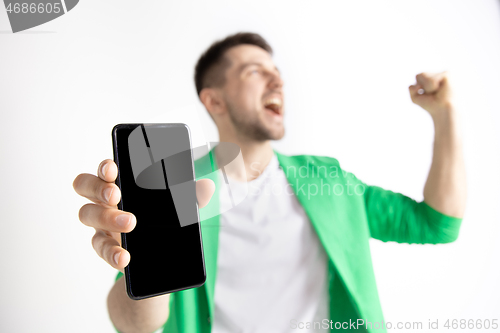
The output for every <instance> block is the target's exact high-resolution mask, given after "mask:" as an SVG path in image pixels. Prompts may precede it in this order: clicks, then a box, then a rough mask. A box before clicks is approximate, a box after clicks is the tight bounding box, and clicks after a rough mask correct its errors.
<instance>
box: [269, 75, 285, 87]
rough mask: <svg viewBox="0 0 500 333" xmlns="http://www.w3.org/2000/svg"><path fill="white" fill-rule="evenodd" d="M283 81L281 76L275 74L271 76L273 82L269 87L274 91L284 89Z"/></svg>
mask: <svg viewBox="0 0 500 333" xmlns="http://www.w3.org/2000/svg"><path fill="white" fill-rule="evenodd" d="M283 84H284V82H283V79H282V78H281V75H279V74H273V75H271V80H270V82H269V87H270V88H272V89H276V88H281V87H283Z"/></svg>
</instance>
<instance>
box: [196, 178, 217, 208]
mask: <svg viewBox="0 0 500 333" xmlns="http://www.w3.org/2000/svg"><path fill="white" fill-rule="evenodd" d="M214 192H215V183H214V182H213V181H212V180H211V179H200V180H198V181H196V199H198V206H199V208H203V207H205V206H206V205H207V204H208V202H209V201H210V199H211V198H212V196H213V194H214Z"/></svg>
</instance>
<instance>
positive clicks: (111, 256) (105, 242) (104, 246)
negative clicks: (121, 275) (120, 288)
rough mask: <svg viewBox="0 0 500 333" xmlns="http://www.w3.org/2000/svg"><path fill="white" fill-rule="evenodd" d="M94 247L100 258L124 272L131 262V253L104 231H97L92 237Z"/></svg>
mask: <svg viewBox="0 0 500 333" xmlns="http://www.w3.org/2000/svg"><path fill="white" fill-rule="evenodd" d="M92 247H93V248H94V250H95V251H96V252H97V254H98V255H99V257H101V258H103V259H104V260H105V261H106V262H107V263H108V264H110V265H111V266H112V267H114V268H116V269H120V270H122V269H123V268H124V267H125V266H127V265H128V263H129V262H130V253H129V252H128V251H127V250H125V249H124V248H122V247H121V246H120V244H119V243H118V242H117V241H116V239H114V238H113V237H111V236H110V235H109V234H107V233H106V232H104V231H103V230H99V229H98V230H96V233H95V235H94V237H92Z"/></svg>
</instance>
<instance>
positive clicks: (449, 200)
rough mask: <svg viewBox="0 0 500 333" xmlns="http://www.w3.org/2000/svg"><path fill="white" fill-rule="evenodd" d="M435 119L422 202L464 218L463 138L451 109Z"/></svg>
mask: <svg viewBox="0 0 500 333" xmlns="http://www.w3.org/2000/svg"><path fill="white" fill-rule="evenodd" d="M433 120H434V130H435V137H434V152H433V157H432V164H431V169H430V171H429V176H428V177H427V182H426V183H425V187H424V200H425V202H426V203H427V204H428V205H429V206H431V207H432V208H434V209H436V210H438V211H440V212H441V213H443V214H446V215H450V216H454V217H463V214H464V211H465V201H466V182H465V164H464V158H463V151H462V135H461V131H460V124H459V119H458V114H457V112H456V110H455V109H454V108H453V107H452V106H450V107H449V108H447V109H446V110H443V112H437V113H436V115H434V116H433Z"/></svg>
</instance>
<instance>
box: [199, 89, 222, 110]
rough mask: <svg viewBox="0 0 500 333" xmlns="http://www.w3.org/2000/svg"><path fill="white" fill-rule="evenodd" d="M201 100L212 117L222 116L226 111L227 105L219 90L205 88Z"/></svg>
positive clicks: (201, 92) (201, 93)
mask: <svg viewBox="0 0 500 333" xmlns="http://www.w3.org/2000/svg"><path fill="white" fill-rule="evenodd" d="M200 100H201V102H202V103H203V105H204V106H205V108H206V109H207V111H208V113H210V115H212V117H213V116H215V115H219V114H222V113H224V112H225V110H226V104H225V103H224V100H223V99H222V96H221V93H220V91H219V90H217V89H214V88H203V89H202V90H201V91H200Z"/></svg>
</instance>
